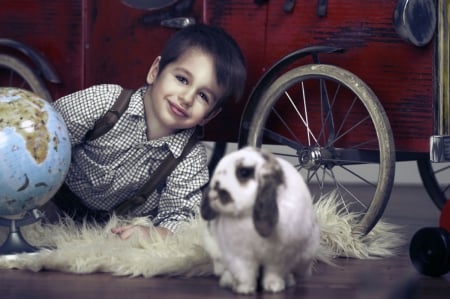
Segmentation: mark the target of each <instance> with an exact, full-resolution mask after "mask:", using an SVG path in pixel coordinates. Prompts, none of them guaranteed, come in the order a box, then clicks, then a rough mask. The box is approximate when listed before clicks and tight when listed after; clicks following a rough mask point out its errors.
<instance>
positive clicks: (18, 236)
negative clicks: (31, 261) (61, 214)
mask: <svg viewBox="0 0 450 299" xmlns="http://www.w3.org/2000/svg"><path fill="white" fill-rule="evenodd" d="M41 217H42V214H41V212H40V211H39V210H37V209H34V210H32V211H31V212H27V213H26V214H25V216H24V217H23V218H21V219H6V218H0V225H1V226H9V234H8V237H7V239H6V241H5V242H4V243H3V244H2V245H1V246H0V255H11V254H18V253H33V252H36V251H38V250H39V248H37V247H35V246H33V245H31V244H30V243H28V242H27V241H26V240H25V238H24V237H23V235H22V232H21V231H20V227H21V226H25V225H29V224H32V223H34V222H36V221H38V220H39V219H40V218H41Z"/></svg>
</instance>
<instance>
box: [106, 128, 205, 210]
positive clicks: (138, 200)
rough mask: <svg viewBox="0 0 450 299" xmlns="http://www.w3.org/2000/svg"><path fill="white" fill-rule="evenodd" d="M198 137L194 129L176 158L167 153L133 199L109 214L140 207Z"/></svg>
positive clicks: (184, 155)
mask: <svg viewBox="0 0 450 299" xmlns="http://www.w3.org/2000/svg"><path fill="white" fill-rule="evenodd" d="M198 135H199V134H198V130H197V129H196V130H195V132H194V133H193V134H192V135H191V137H190V138H189V141H188V142H187V144H186V146H185V147H184V149H183V151H182V153H181V155H180V156H179V157H178V158H175V157H174V156H173V154H172V153H171V152H169V155H168V156H167V157H166V158H165V159H164V160H163V161H162V162H161V164H160V165H159V166H158V168H157V169H156V170H155V171H154V173H153V174H152V176H151V178H150V179H149V180H148V181H147V182H146V183H145V184H144V186H142V187H141V189H139V190H138V192H137V193H136V194H135V195H134V196H133V197H131V198H129V199H127V200H126V201H124V202H122V203H121V204H119V205H118V206H116V207H115V208H113V210H112V211H111V212H113V211H114V212H115V213H116V214H117V215H125V214H127V213H128V212H129V211H131V210H133V209H134V208H136V207H138V206H139V205H142V204H143V203H144V202H145V201H146V200H147V198H148V197H149V196H150V195H151V194H152V193H153V191H154V190H155V189H156V188H157V187H158V186H159V185H160V184H161V183H162V182H163V181H165V180H166V178H167V176H169V174H170V173H172V171H173V170H174V169H175V167H176V166H177V165H178V163H179V162H181V161H182V160H183V159H184V158H185V157H186V156H187V155H188V154H189V152H190V151H191V149H192V148H193V147H194V145H195V144H196V143H197V142H198V139H199V137H198Z"/></svg>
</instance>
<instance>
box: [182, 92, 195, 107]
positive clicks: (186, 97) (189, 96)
mask: <svg viewBox="0 0 450 299" xmlns="http://www.w3.org/2000/svg"><path fill="white" fill-rule="evenodd" d="M179 98H180V103H181V105H183V106H185V107H190V106H192V104H193V103H194V99H195V91H191V90H186V91H185V92H184V93H182V94H181V95H180V97H179Z"/></svg>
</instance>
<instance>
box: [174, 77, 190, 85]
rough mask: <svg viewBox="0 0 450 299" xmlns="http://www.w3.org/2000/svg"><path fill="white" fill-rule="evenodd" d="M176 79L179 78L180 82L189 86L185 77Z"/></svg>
mask: <svg viewBox="0 0 450 299" xmlns="http://www.w3.org/2000/svg"><path fill="white" fill-rule="evenodd" d="M175 77H176V78H177V80H178V81H179V82H181V83H183V84H187V83H188V80H187V79H186V78H185V77H183V76H175Z"/></svg>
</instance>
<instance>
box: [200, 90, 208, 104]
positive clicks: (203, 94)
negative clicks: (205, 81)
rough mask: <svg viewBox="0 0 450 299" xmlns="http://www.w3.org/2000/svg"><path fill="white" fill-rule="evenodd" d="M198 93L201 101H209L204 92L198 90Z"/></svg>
mask: <svg viewBox="0 0 450 299" xmlns="http://www.w3.org/2000/svg"><path fill="white" fill-rule="evenodd" d="M198 95H199V97H200V98H201V99H202V100H203V101H205V102H206V103H209V98H208V96H207V95H206V94H205V93H203V92H200V93H199V94H198Z"/></svg>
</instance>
